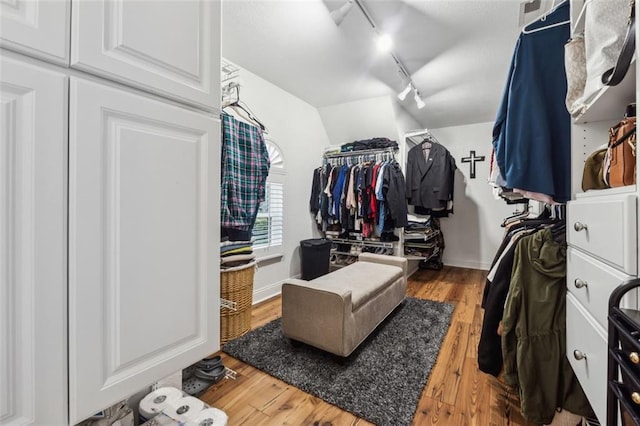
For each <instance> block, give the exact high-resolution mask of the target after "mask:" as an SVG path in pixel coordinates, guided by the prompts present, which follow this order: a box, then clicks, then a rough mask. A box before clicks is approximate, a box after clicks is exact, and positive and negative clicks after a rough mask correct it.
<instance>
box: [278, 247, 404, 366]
mask: <svg viewBox="0 0 640 426" xmlns="http://www.w3.org/2000/svg"><path fill="white" fill-rule="evenodd" d="M406 289H407V260H406V259H404V258H402V257H395V256H386V255H379V254H372V253H362V254H360V256H359V257H358V262H355V263H353V264H351V265H348V266H345V267H344V268H341V269H338V270H336V271H333V272H331V273H329V274H327V275H323V276H321V277H318V278H316V279H314V280H311V281H302V280H298V279H293V278H292V279H288V280H285V281H284V283H283V284H282V332H283V334H284V335H285V336H286V337H288V338H290V339H293V340H296V341H300V342H304V343H306V344H309V345H311V346H315V347H316V348H319V349H322V350H325V351H327V352H331V353H333V354H335V355H338V356H342V357H347V356H349V355H350V354H351V353H352V352H353V351H354V350H355V349H356V348H357V347H358V345H359V344H360V343H362V342H363V341H364V339H365V338H366V337H367V336H368V335H369V334H370V333H371V332H372V331H373V330H375V328H376V327H377V326H378V324H380V323H381V322H382V321H383V320H384V319H385V318H386V317H387V316H388V315H389V314H390V313H391V312H392V311H393V310H394V309H395V308H396V307H397V306H398V305H399V304H400V302H402V300H403V299H404V297H405V293H406Z"/></svg>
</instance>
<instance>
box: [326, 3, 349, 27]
mask: <svg viewBox="0 0 640 426" xmlns="http://www.w3.org/2000/svg"><path fill="white" fill-rule="evenodd" d="M354 2H355V0H347V2H346V3H345V4H343V5H342V6H340V7H339V8H337V9H335V10H332V11H331V13H330V15H331V18H332V19H333V22H335V23H336V25H340V24H342V21H344V18H345V17H346V16H347V15H348V14H349V12H351V9H353V3H354Z"/></svg>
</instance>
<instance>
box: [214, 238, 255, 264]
mask: <svg viewBox="0 0 640 426" xmlns="http://www.w3.org/2000/svg"><path fill="white" fill-rule="evenodd" d="M254 259H255V254H254V253H253V239H251V240H250V241H224V242H222V243H220V268H221V269H228V268H234V267H236V266H242V265H246V264H248V263H250V262H252V261H253V260H254Z"/></svg>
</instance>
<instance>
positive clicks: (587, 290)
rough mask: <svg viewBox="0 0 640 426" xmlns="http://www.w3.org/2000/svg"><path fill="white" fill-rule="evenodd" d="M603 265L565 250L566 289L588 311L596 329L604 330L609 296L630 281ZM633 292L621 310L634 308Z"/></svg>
mask: <svg viewBox="0 0 640 426" xmlns="http://www.w3.org/2000/svg"><path fill="white" fill-rule="evenodd" d="M632 278H635V277H632V276H630V275H626V274H624V273H622V272H620V271H618V270H616V269H614V268H612V267H610V266H608V265H605V264H604V263H602V262H600V261H598V260H596V259H594V258H592V257H590V256H587V255H585V254H584V253H581V252H580V251H579V250H576V249H574V248H571V247H569V249H568V250H567V290H568V291H569V293H571V294H572V295H573V296H574V297H575V298H576V299H577V300H578V301H579V302H580V303H581V304H582V306H584V308H585V309H586V310H587V311H589V313H590V314H591V315H593V317H594V318H595V320H596V321H597V322H598V323H600V326H601V327H603V328H605V329H606V328H607V311H608V303H609V295H610V294H611V292H612V291H613V289H614V288H616V287H617V286H619V285H620V283H622V282H624V281H626V280H629V279H632ZM635 294H636V293H633V294H630V295H629V296H630V297H628V298H627V299H626V300H625V304H624V305H623V306H624V307H635V306H636V303H637V300H636V299H637V298H636V297H635Z"/></svg>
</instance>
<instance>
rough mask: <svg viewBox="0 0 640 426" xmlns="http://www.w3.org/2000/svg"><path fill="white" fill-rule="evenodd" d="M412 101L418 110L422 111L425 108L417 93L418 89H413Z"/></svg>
mask: <svg viewBox="0 0 640 426" xmlns="http://www.w3.org/2000/svg"><path fill="white" fill-rule="evenodd" d="M413 100H414V101H416V106H417V107H418V109H422V108H424V107H425V105H426V104H425V103H424V101H423V100H422V98H421V97H420V93H418V89H413Z"/></svg>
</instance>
